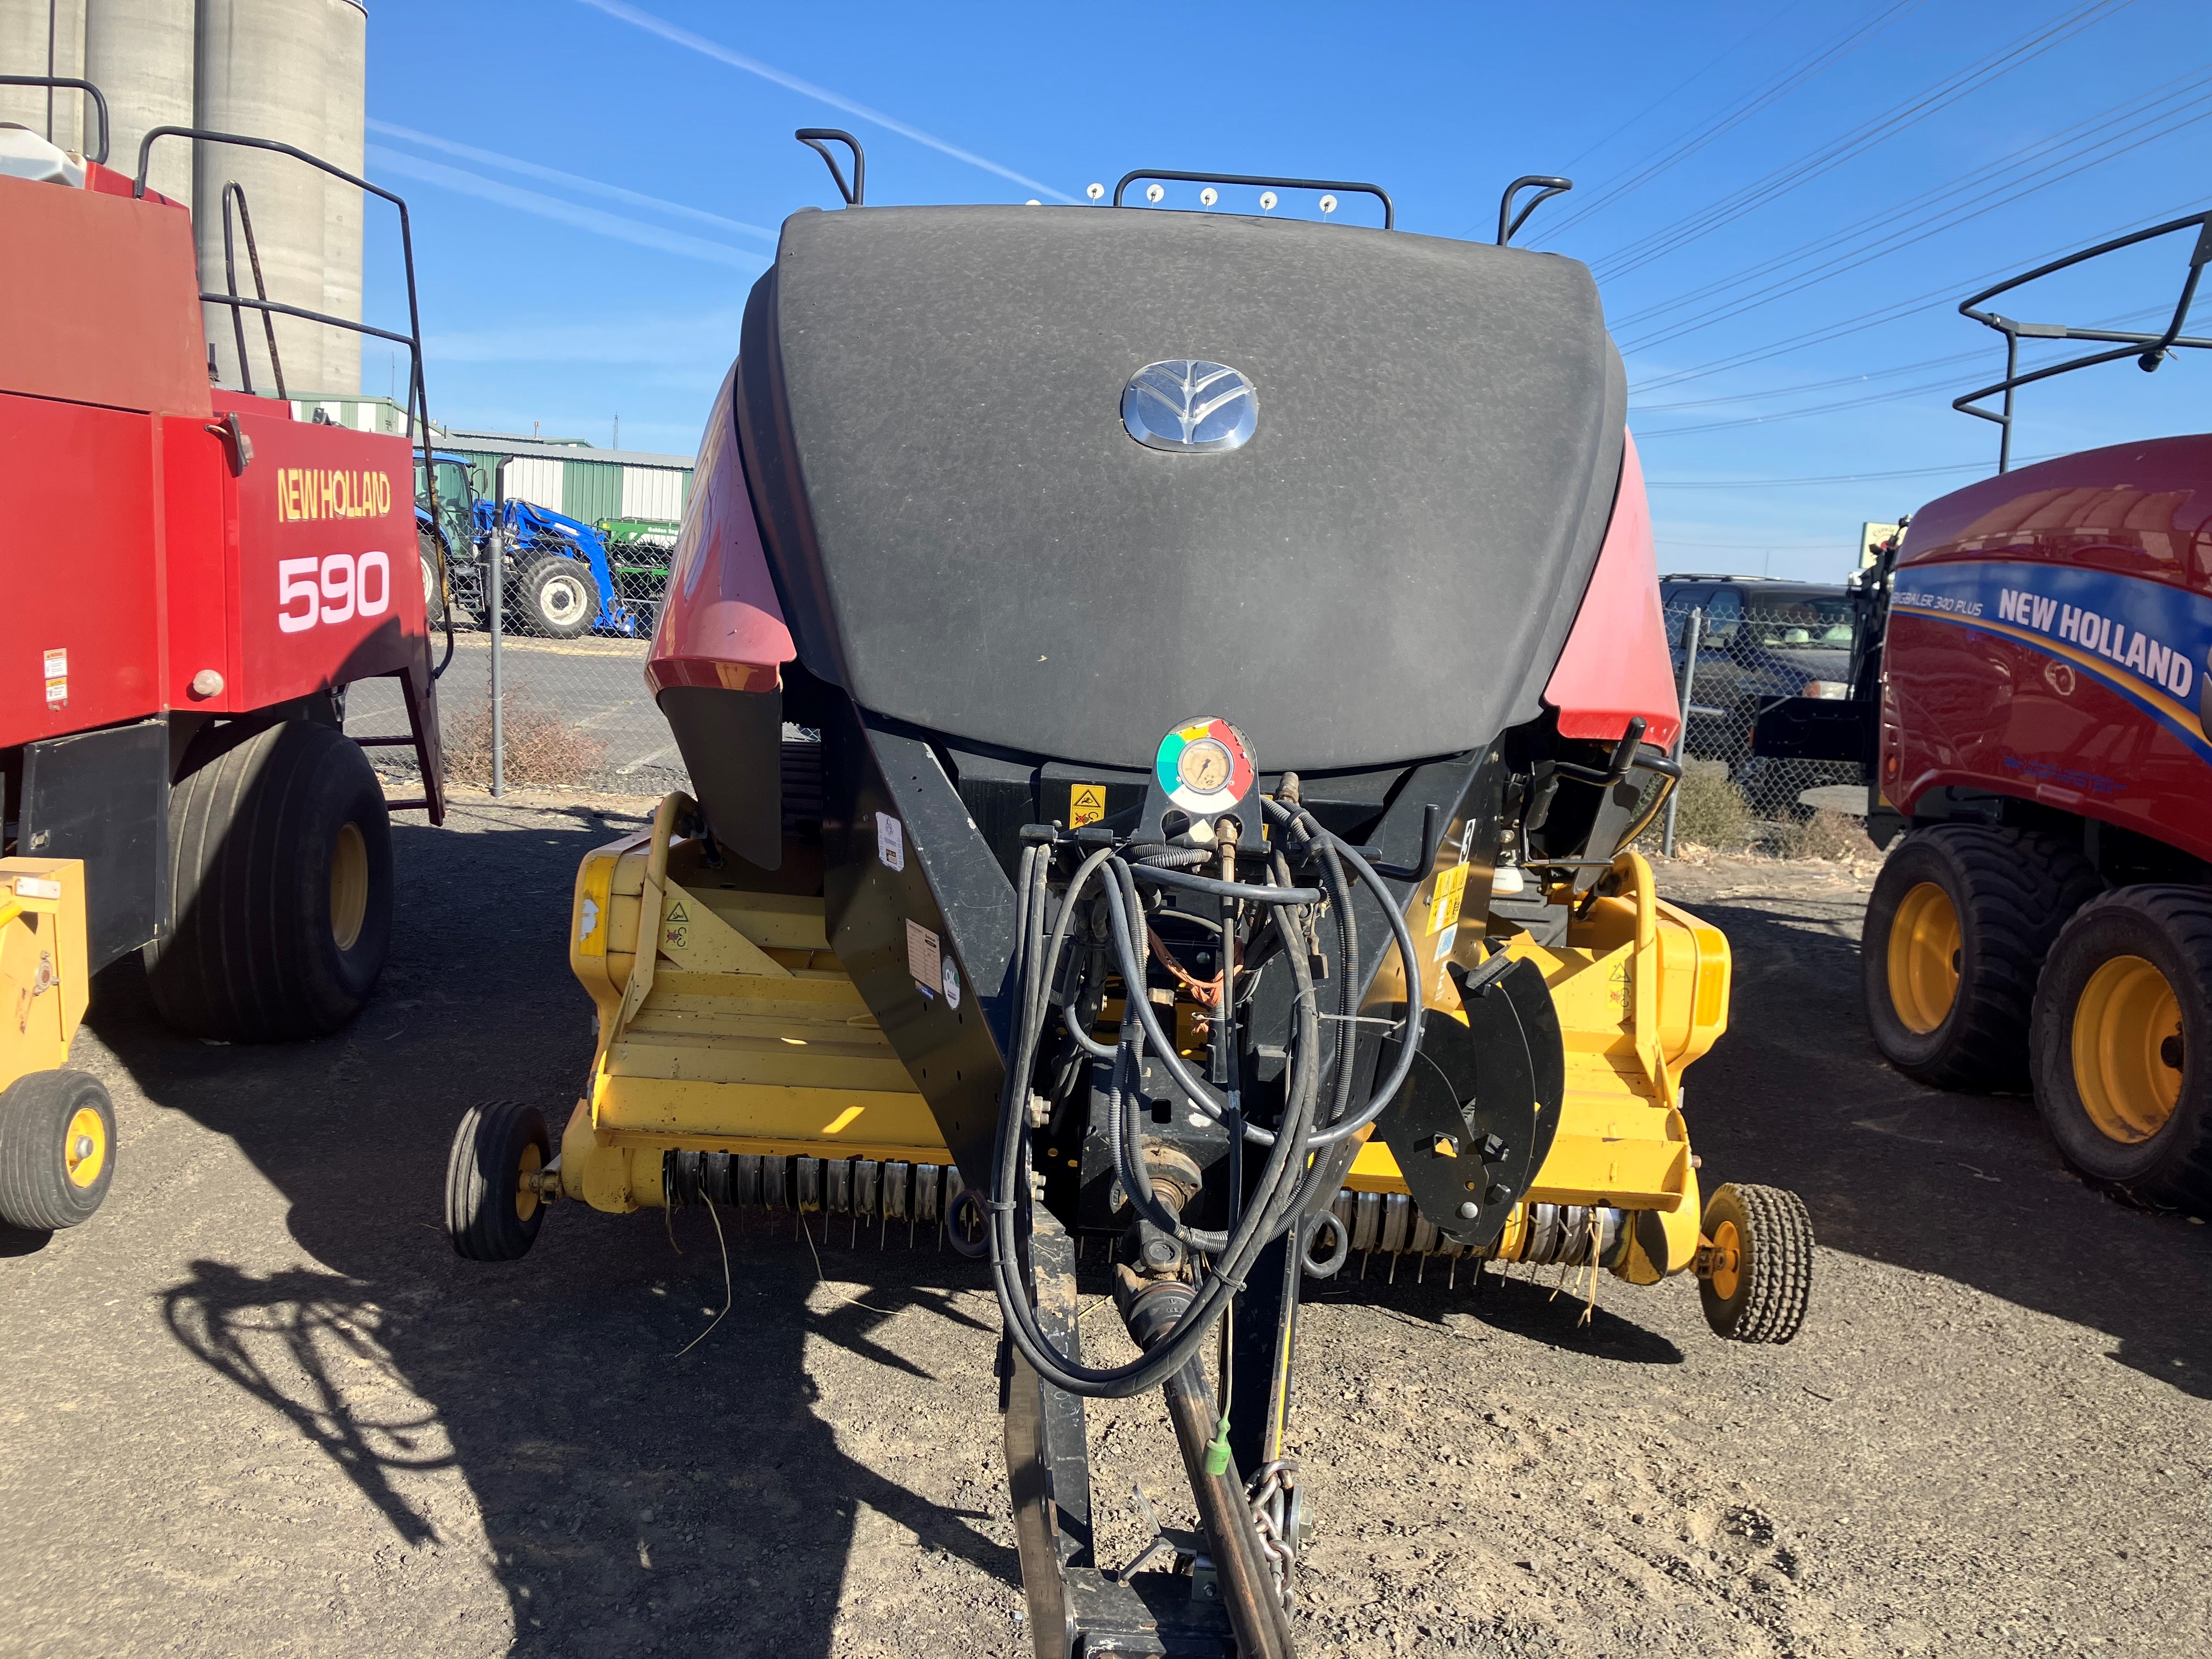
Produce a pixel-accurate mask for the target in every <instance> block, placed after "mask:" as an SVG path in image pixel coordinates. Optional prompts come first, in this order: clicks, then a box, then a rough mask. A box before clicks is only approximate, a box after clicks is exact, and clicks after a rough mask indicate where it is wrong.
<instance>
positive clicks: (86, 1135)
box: [62, 1106, 107, 1187]
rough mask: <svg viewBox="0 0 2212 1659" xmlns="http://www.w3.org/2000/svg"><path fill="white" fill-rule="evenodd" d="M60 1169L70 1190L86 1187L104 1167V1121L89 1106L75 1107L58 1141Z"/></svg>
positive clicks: (105, 1147) (97, 1177) (105, 1129)
mask: <svg viewBox="0 0 2212 1659" xmlns="http://www.w3.org/2000/svg"><path fill="white" fill-rule="evenodd" d="M62 1167H63V1168H64V1170H67V1171H68V1172H69V1178H70V1185H71V1186H73V1187H89V1186H91V1185H92V1183H93V1182H95V1181H97V1180H99V1179H100V1171H101V1170H104V1169H106V1167H107V1120H106V1118H104V1117H102V1116H100V1114H99V1113H98V1112H95V1111H94V1110H93V1109H92V1108H91V1107H89V1106H82V1107H79V1108H78V1109H77V1110H76V1114H75V1115H73V1116H71V1117H70V1121H69V1132H68V1133H67V1134H65V1135H64V1137H63V1139H62Z"/></svg>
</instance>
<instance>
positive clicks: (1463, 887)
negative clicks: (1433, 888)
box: [1429, 864, 1468, 933]
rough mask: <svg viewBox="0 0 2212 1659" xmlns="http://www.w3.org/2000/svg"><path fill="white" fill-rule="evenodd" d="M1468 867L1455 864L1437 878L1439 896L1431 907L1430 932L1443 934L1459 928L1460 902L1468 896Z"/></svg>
mask: <svg viewBox="0 0 2212 1659" xmlns="http://www.w3.org/2000/svg"><path fill="white" fill-rule="evenodd" d="M1467 868H1468V867H1467V866H1465V865H1464V864H1455V865H1454V866H1452V867H1451V868H1450V869H1449V870H1447V871H1445V872H1443V874H1442V875H1440V876H1438V877H1437V896H1436V897H1435V898H1434V899H1433V900H1432V901H1431V902H1430V907H1429V931H1430V932H1431V933H1443V931H1444V929H1445V928H1447V927H1458V926H1459V907H1460V902H1461V900H1462V899H1463V898H1464V897H1465V896H1467Z"/></svg>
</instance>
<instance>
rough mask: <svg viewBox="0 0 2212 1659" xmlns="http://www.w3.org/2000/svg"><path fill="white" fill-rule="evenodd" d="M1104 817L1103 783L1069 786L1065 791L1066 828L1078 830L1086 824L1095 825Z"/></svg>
mask: <svg viewBox="0 0 2212 1659" xmlns="http://www.w3.org/2000/svg"><path fill="white" fill-rule="evenodd" d="M1105 816H1106V786H1105V785H1104V784H1103V783H1077V784H1070V785H1069V786H1068V790H1067V827H1068V828H1069V829H1081V828H1083V826H1084V825H1085V824H1086V823H1097V822H1098V820H1099V819H1101V818H1103V817H1105Z"/></svg>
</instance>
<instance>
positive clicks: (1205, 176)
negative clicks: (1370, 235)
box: [1114, 168, 1397, 230]
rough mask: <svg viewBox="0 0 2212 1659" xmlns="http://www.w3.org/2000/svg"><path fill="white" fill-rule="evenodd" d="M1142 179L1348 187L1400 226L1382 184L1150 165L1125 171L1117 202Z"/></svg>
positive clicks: (1389, 223)
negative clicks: (1156, 168) (1165, 169)
mask: <svg viewBox="0 0 2212 1659" xmlns="http://www.w3.org/2000/svg"><path fill="white" fill-rule="evenodd" d="M1138 179H1167V180H1171V181H1173V182H1174V183H1176V184H1184V185H1273V186H1274V187H1275V188H1276V189H1278V190H1328V191H1337V190H1348V191H1352V192H1353V193H1354V194H1356V195H1361V196H1372V197H1374V198H1375V199H1376V201H1378V202H1380V203H1382V204H1383V229H1385V230H1395V229H1396V228H1397V209H1396V208H1395V206H1394V205H1392V204H1391V201H1390V192H1389V191H1387V190H1385V189H1383V186H1382V185H1360V184H1353V183H1351V182H1348V181H1346V180H1344V179H1273V178H1269V177H1267V175H1266V174H1264V173H1160V172H1155V171H1153V170H1152V169H1151V168H1145V169H1141V170H1139V171H1138V172H1135V173H1123V174H1122V175H1121V183H1119V184H1117V185H1115V186H1114V205H1115V207H1121V206H1122V205H1123V203H1122V200H1121V192H1122V191H1126V190H1127V189H1128V188H1129V186H1130V185H1133V184H1134V183H1135V182H1136V181H1137V180H1138Z"/></svg>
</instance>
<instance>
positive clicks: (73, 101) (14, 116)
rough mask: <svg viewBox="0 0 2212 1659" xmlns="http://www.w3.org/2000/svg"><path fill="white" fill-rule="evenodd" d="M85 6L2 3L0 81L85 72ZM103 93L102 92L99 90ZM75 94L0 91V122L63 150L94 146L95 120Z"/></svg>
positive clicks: (73, 0)
mask: <svg viewBox="0 0 2212 1659" xmlns="http://www.w3.org/2000/svg"><path fill="white" fill-rule="evenodd" d="M84 8H85V0H0V75H63V76H70V77H72V78H75V79H89V78H90V77H89V76H86V75H85V72H84ZM101 90H102V91H106V88H101ZM90 101H91V100H89V99H88V98H86V97H85V96H84V94H82V93H77V92H67V91H57V92H51V93H50V92H49V91H48V90H47V89H46V88H44V87H0V121H13V122H15V124H16V125H19V126H26V127H28V128H30V130H31V131H33V132H35V133H37V134H39V135H40V137H43V138H48V139H51V140H52V142H53V143H57V144H59V145H60V146H61V147H62V148H63V149H74V150H82V149H84V147H85V145H86V144H87V143H98V142H99V137H100V126H99V118H98V117H97V116H95V115H94V113H93V112H92V111H91V110H90V109H89V108H88V107H87V106H88V105H89V103H90Z"/></svg>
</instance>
